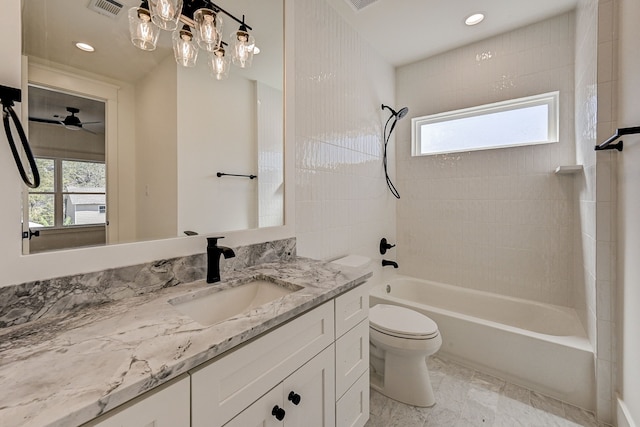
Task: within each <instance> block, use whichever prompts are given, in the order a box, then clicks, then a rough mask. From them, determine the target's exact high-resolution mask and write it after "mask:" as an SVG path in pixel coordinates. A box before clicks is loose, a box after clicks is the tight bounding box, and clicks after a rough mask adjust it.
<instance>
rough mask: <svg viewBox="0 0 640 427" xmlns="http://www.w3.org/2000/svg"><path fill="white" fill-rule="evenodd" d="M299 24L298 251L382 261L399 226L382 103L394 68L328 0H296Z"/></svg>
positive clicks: (389, 99)
mask: <svg viewBox="0 0 640 427" xmlns="http://www.w3.org/2000/svg"><path fill="white" fill-rule="evenodd" d="M295 25H296V30H295V37H296V42H295V43H296V47H295V67H296V99H295V102H296V123H295V127H296V130H295V138H296V159H295V165H296V189H295V191H296V237H297V250H298V254H299V255H301V256H308V257H313V258H320V259H326V258H333V257H337V256H340V255H343V254H347V253H357V254H361V255H367V256H370V257H372V258H375V259H380V257H381V256H380V254H379V252H378V245H379V242H380V239H381V238H382V237H387V238H388V239H389V240H390V241H392V242H394V241H395V228H396V224H395V199H394V198H393V196H392V195H391V194H390V193H389V191H388V190H387V187H386V183H385V180H384V174H383V170H382V144H383V143H382V127H381V126H382V125H383V124H384V122H383V120H386V114H383V112H382V111H381V109H380V104H382V103H388V104H392V103H393V102H394V98H395V93H394V70H393V68H392V67H391V66H390V65H389V64H387V63H386V62H384V60H382V58H381V57H380V56H379V55H378V54H377V53H376V52H375V50H374V49H373V48H372V47H371V46H369V45H368V44H366V43H365V42H363V41H362V39H361V38H360V37H359V36H358V34H357V33H356V32H355V31H354V30H353V29H351V27H349V26H348V25H347V24H346V23H345V22H344V21H343V20H342V19H341V18H340V17H339V15H338V14H337V13H336V12H335V11H334V10H333V9H332V8H331V7H330V6H329V5H328V4H327V3H326V2H325V1H317V0H296V2H295ZM390 163H391V164H392V165H393V164H394V156H393V153H391V158H390ZM389 255H390V259H394V255H395V254H393V253H389Z"/></svg>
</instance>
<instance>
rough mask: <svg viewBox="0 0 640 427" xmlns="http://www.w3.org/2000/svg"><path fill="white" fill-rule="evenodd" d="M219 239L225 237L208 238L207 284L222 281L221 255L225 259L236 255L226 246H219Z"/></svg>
mask: <svg viewBox="0 0 640 427" xmlns="http://www.w3.org/2000/svg"><path fill="white" fill-rule="evenodd" d="M218 239H224V237H207V283H215V282H219V281H220V255H224V258H225V259H227V258H233V257H234V256H236V253H235V252H233V249H231V248H227V247H226V246H218Z"/></svg>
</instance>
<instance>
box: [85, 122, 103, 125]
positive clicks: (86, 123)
mask: <svg viewBox="0 0 640 427" xmlns="http://www.w3.org/2000/svg"><path fill="white" fill-rule="evenodd" d="M95 123H102V122H81V124H83V125H93V124H95Z"/></svg>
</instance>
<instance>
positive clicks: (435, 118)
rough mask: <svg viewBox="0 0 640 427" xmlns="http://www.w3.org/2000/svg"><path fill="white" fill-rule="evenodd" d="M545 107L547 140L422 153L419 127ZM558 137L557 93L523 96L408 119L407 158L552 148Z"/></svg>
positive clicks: (558, 101)
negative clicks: (512, 149) (408, 144)
mask: <svg viewBox="0 0 640 427" xmlns="http://www.w3.org/2000/svg"><path fill="white" fill-rule="evenodd" d="M540 105H547V106H548V111H547V113H548V114H547V140H544V141H527V142H516V143H512V144H496V145H488V146H476V147H473V146H467V147H464V148H457V149H451V150H445V151H429V152H422V140H421V134H422V132H421V127H422V126H423V125H428V124H433V123H442V122H447V121H453V120H459V119H464V118H471V117H480V116H483V115H489V114H493V113H500V112H507V111H515V110H519V109H524V108H528V107H537V106H540ZM559 136H560V92H559V91H553V92H547V93H542V94H539V95H533V96H527V97H523V98H517V99H509V100H506V101H500V102H494V103H491V104H484V105H478V106H475V107H469V108H463V109H459V110H453V111H446V112H442V113H437V114H431V115H428V116H422V117H414V118H412V119H411V156H413V157H420V156H434V155H438V154H449V153H459V152H467V151H481V150H493V149H497V148H509V147H523V146H529V145H539V144H552V143H555V142H558V141H559Z"/></svg>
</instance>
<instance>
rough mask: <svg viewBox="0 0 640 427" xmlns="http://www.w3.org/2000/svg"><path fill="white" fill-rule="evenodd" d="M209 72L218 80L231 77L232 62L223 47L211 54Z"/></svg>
mask: <svg viewBox="0 0 640 427" xmlns="http://www.w3.org/2000/svg"><path fill="white" fill-rule="evenodd" d="M207 63H208V64H209V70H210V71H211V75H212V76H213V77H214V78H215V79H216V80H224V79H226V78H227V77H229V68H231V60H230V59H229V57H228V56H227V55H225V51H224V49H223V48H222V47H220V48H218V49H216V51H215V52H213V53H209V61H208V62H207Z"/></svg>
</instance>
